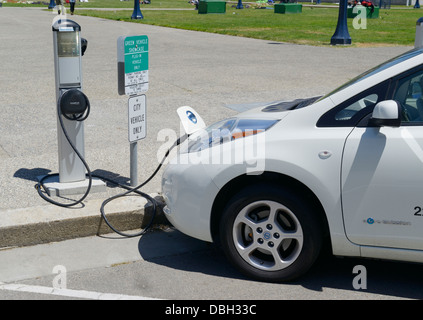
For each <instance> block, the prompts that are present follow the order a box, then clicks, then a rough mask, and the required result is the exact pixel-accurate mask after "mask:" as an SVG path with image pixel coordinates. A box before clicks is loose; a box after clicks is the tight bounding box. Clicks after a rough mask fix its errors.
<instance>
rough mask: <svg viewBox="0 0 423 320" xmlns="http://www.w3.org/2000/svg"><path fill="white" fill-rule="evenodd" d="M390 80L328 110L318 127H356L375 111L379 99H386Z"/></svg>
mask: <svg viewBox="0 0 423 320" xmlns="http://www.w3.org/2000/svg"><path fill="white" fill-rule="evenodd" d="M388 87H389V80H388V81H384V82H382V83H380V84H378V85H376V86H374V87H371V88H369V89H367V90H365V91H363V92H361V93H359V94H357V95H355V96H354V97H352V98H350V99H348V100H346V101H344V102H342V103H340V104H339V105H337V106H336V107H335V108H333V109H332V110H330V111H328V112H326V113H325V114H324V115H323V116H322V117H321V118H320V119H319V121H318V122H317V126H318V127H354V126H356V125H357V124H358V123H359V122H360V120H361V119H362V118H363V117H365V116H366V115H368V114H369V113H371V112H372V111H373V108H374V106H375V105H376V103H378V102H379V101H382V100H384V99H385V97H386V95H387V91H388Z"/></svg>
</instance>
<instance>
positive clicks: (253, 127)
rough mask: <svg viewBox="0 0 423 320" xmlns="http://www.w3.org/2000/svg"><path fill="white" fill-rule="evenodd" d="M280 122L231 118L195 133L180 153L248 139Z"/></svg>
mask: <svg viewBox="0 0 423 320" xmlns="http://www.w3.org/2000/svg"><path fill="white" fill-rule="evenodd" d="M278 121H279V120H273V119H272V120H269V119H238V118H230V119H225V120H222V121H219V122H217V123H215V124H213V125H211V126H209V127H207V128H206V129H204V130H200V131H199V132H196V133H194V134H193V135H191V136H190V137H189V139H188V143H187V145H186V146H185V148H182V149H181V150H180V152H182V153H186V152H188V153H190V152H198V151H201V150H204V149H207V148H210V147H213V146H215V145H219V144H222V143H225V142H229V141H233V140H236V139H240V138H244V137H248V136H251V135H255V134H258V133H261V132H264V131H266V130H268V129H270V128H271V127H272V126H273V125H274V124H275V123H276V122H278Z"/></svg>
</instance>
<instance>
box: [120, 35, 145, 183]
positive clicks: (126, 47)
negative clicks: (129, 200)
mask: <svg viewBox="0 0 423 320" xmlns="http://www.w3.org/2000/svg"><path fill="white" fill-rule="evenodd" d="M117 48H118V52H117V56H118V93H119V94H120V95H124V94H125V95H129V96H130V97H129V98H128V140H129V143H130V175H131V177H130V178H131V185H132V186H133V187H135V186H136V185H137V184H138V169H137V141H138V140H141V139H144V138H145V137H146V133H147V131H146V108H147V107H146V97H145V95H143V93H145V92H147V91H148V37H147V36H145V35H142V36H128V37H126V36H121V37H119V38H118V40H117Z"/></svg>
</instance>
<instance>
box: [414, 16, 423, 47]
mask: <svg viewBox="0 0 423 320" xmlns="http://www.w3.org/2000/svg"><path fill="white" fill-rule="evenodd" d="M421 47H423V17H422V18H420V19H419V20H417V23H416V38H415V40H414V48H421Z"/></svg>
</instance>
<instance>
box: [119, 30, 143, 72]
mask: <svg viewBox="0 0 423 320" xmlns="http://www.w3.org/2000/svg"><path fill="white" fill-rule="evenodd" d="M124 50H125V73H132V72H138V71H145V70H148V38H147V36H135V37H127V38H125V41H124Z"/></svg>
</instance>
